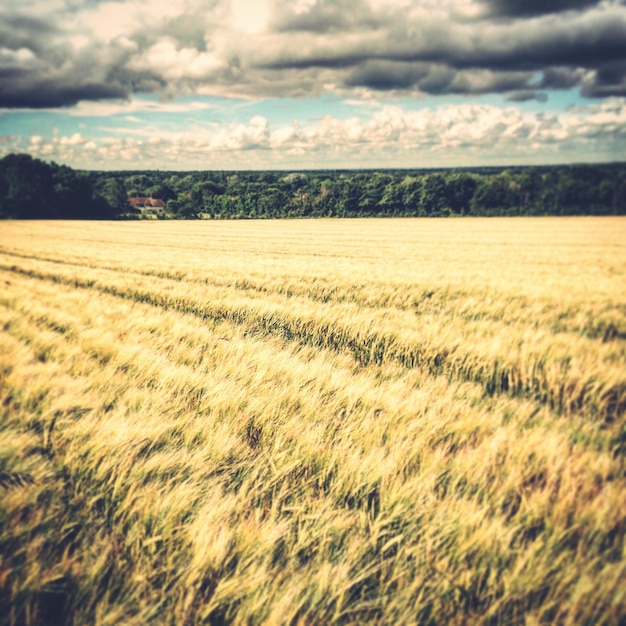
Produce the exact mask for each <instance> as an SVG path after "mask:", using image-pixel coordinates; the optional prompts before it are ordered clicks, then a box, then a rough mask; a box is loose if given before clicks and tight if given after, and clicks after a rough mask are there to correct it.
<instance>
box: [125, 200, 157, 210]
mask: <svg viewBox="0 0 626 626" xmlns="http://www.w3.org/2000/svg"><path fill="white" fill-rule="evenodd" d="M128 204H129V205H130V206H131V207H133V209H138V208H155V209H162V208H163V207H164V206H165V202H163V200H159V199H158V198H128Z"/></svg>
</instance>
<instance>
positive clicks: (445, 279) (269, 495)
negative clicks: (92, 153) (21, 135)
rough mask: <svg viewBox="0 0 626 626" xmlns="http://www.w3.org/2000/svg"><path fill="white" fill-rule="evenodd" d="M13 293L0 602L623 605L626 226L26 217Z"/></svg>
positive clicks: (254, 620) (200, 615)
mask: <svg viewBox="0 0 626 626" xmlns="http://www.w3.org/2000/svg"><path fill="white" fill-rule="evenodd" d="M0 285H1V286H2V289H1V292H0V293H1V296H0V305H1V306H0V318H1V319H0V324H1V325H2V326H1V328H2V332H1V333H0V407H1V408H0V415H1V420H0V623H2V624H16V625H17V624H28V625H31V624H75V625H80V624H100V625H114V624H130V625H134V624H136V625H142V624H172V625H174V624H177V625H178V624H201V623H205V624H294V625H295V624H299V625H304V624H307V625H308V624H420V625H421V624H426V625H430V624H432V625H438V624H489V625H496V624H528V625H534V624H623V623H625V620H626V549H625V543H624V537H625V534H626V421H625V417H624V413H625V410H626V219H624V218H571V219H566V218H537V219H530V218H509V219H459V220H453V219H450V220H445V219H442V220H438V219H431V220H427V219H426V220H419V219H397V220H345V221H344V220H317V221H316V220H310V221H295V220H294V221H239V222H210V221H205V222H132V223H128V222H126V223H122V222H120V223H114V222H110V223H105V222H4V223H2V224H0ZM2 607H4V609H2Z"/></svg>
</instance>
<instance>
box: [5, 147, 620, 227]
mask: <svg viewBox="0 0 626 626" xmlns="http://www.w3.org/2000/svg"><path fill="white" fill-rule="evenodd" d="M129 197H146V198H154V199H160V200H162V201H163V202H164V203H165V206H164V207H139V208H135V207H131V206H130V205H129V204H128V203H127V199H128V198H129ZM624 214H626V164H624V163H619V164H605V165H569V166H565V165H563V166H545V167H515V168H473V169H448V170H384V171H369V170H368V171H358V170H343V171H338V170H333V171H330V170H328V171H302V172H278V171H247V172H225V171H204V172H203V171H197V172H172V171H169V172H168V171H119V172H76V171H74V170H71V169H70V168H68V167H65V166H58V165H56V164H50V165H49V164H46V163H44V162H42V161H38V160H36V159H32V158H31V157H29V156H27V155H10V156H8V157H5V158H4V159H2V160H0V217H12V218H48V219H50V218H107V217H110V218H122V219H133V218H135V219H136V218H142V217H143V218H152V219H154V218H184V219H193V218H199V217H201V218H217V219H238V218H284V217H369V216H381V217H383V216H388V217H391V216H393V217H415V216H418V217H421V216H423V217H427V216H429V217H444V216H449V215H475V216H496V215H624Z"/></svg>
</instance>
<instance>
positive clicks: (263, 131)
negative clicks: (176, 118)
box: [0, 99, 626, 169]
mask: <svg viewBox="0 0 626 626" xmlns="http://www.w3.org/2000/svg"><path fill="white" fill-rule="evenodd" d="M115 130H117V131H118V132H117V133H115V132H113V130H111V131H110V132H111V133H113V134H110V135H109V136H107V137H105V138H97V137H90V136H88V135H87V136H83V135H82V134H80V133H74V134H72V135H59V134H57V135H54V136H53V137H52V138H51V139H45V138H41V137H39V136H33V137H29V138H28V139H25V140H23V141H22V142H21V143H19V141H18V140H17V139H13V140H12V141H11V142H9V141H5V142H3V143H1V144H0V156H1V155H3V154H7V153H9V152H14V151H15V150H16V147H19V150H20V151H25V152H30V153H31V154H33V155H34V156H40V157H42V156H43V157H45V158H49V159H53V160H57V161H61V162H67V163H68V164H70V165H73V166H74V167H92V168H105V169H106V168H110V169H118V168H124V167H133V168H144V167H145V168H160V169H163V168H171V169H212V168H214V169H231V168H232V169H242V168H243V169H248V168H250V169H263V168H271V167H279V168H280V167H287V168H306V167H320V166H321V167H331V166H332V167H429V166H436V165H478V164H485V165H487V164H495V163H499V164H502V163H511V164H515V163H533V162H534V163H537V162H543V163H561V162H569V161H594V160H595V161H598V160H600V161H606V160H611V159H613V158H618V157H620V156H622V158H623V145H624V140H625V139H626V100H625V99H612V100H611V101H607V102H604V103H599V104H596V105H592V106H587V107H578V108H573V109H572V110H570V111H567V112H564V113H551V114H548V113H524V112H522V111H521V110H520V109H519V108H517V107H515V106H510V107H507V108H504V109H503V108H499V107H496V106H490V105H475V104H469V103H468V104H462V105H443V106H439V107H434V108H423V109H420V110H406V109H404V108H402V107H400V106H391V105H389V106H383V107H380V108H379V109H378V110H375V111H372V112H371V114H370V115H368V116H366V117H349V118H347V119H339V118H337V117H334V116H325V117H323V118H322V119H320V120H318V121H314V122H309V123H306V124H305V123H302V122H298V121H293V122H291V123H287V124H279V125H272V124H270V123H269V121H268V120H267V119H266V118H265V117H263V116H254V117H252V118H251V119H250V120H249V121H248V122H247V123H232V124H215V123H213V124H208V125H205V126H203V127H197V128H194V129H193V130H181V131H180V132H167V131H164V130H161V129H159V128H156V127H138V128H136V129H135V134H134V135H133V136H132V137H130V136H128V133H127V129H115ZM120 135H124V136H120ZM594 146H601V147H602V149H600V150H598V148H597V147H596V148H594Z"/></svg>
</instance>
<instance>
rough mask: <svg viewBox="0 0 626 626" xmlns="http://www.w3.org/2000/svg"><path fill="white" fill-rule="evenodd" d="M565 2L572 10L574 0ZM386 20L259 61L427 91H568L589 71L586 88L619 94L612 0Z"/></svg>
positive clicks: (363, 83) (621, 46)
mask: <svg viewBox="0 0 626 626" xmlns="http://www.w3.org/2000/svg"><path fill="white" fill-rule="evenodd" d="M562 4H563V5H565V3H562ZM567 4H568V6H567V8H570V9H571V8H574V6H575V5H576V6H578V5H580V4H581V3H573V2H570V3H567ZM588 4H589V5H591V4H598V3H588ZM509 8H510V9H511V10H512V8H513V4H511V5H510V7H509ZM546 12H547V11H546ZM304 19H305V17H303V16H301V20H303V21H304ZM385 19H386V27H387V28H388V30H386V31H384V30H383V32H385V33H386V36H385V37H384V38H383V37H378V38H376V37H375V35H376V34H377V33H378V32H379V30H380V29H371V30H370V32H369V33H368V34H369V38H368V37H367V36H366V34H364V37H363V39H362V41H357V43H356V44H354V45H345V44H344V43H343V42H341V41H335V40H333V39H329V38H328V37H327V38H326V39H324V40H323V41H322V42H321V43H319V41H317V42H315V43H314V44H313V45H311V46H310V47H307V45H306V44H301V45H300V46H299V47H298V48H295V47H294V48H292V49H290V50H288V53H285V51H284V50H281V51H280V52H279V54H277V55H276V56H275V57H274V58H272V59H266V60H265V61H264V62H263V66H264V67H265V68H273V69H275V70H277V71H279V70H285V69H294V68H296V69H301V70H302V69H306V68H315V67H317V68H335V69H337V70H346V72H344V74H345V77H344V83H343V84H344V85H345V86H347V87H355V86H358V87H365V88H369V89H374V90H379V91H388V90H411V89H415V88H418V89H420V90H421V91H424V92H427V93H432V94H435V93H468V94H471V93H480V92H487V91H493V92H502V91H507V90H515V91H536V90H542V89H569V88H572V87H576V86H583V79H584V78H585V76H586V75H587V74H588V73H589V72H593V73H594V79H593V80H591V81H590V80H589V79H587V83H585V84H584V86H585V91H584V93H585V94H588V95H589V96H595V95H602V94H603V93H609V92H610V93H611V94H612V95H622V94H626V91H625V90H624V87H623V83H624V76H626V73H625V72H624V67H623V64H622V63H621V61H623V60H626V11H625V10H624V9H622V8H621V7H618V5H616V4H615V3H613V4H612V5H611V6H608V7H605V8H604V9H603V10H597V11H593V12H591V13H589V14H586V13H578V14H572V13H567V14H564V15H561V16H554V15H550V16H547V17H542V18H537V17H535V18H533V19H528V20H517V21H515V22H505V23H503V22H500V21H498V20H496V21H493V22H492V21H490V20H489V19H483V20H481V21H480V23H476V22H471V23H468V22H462V21H459V22H458V23H457V24H454V23H433V24H423V23H411V22H410V21H408V20H402V18H401V16H399V15H398V16H397V17H396V20H395V22H393V23H391V21H390V19H389V16H385ZM381 29H382V27H381ZM372 33H374V35H373V36H372ZM318 39H319V38H318ZM303 41H304V40H303ZM428 66H430V67H428ZM468 70H475V71H478V70H484V71H487V72H491V73H493V74H494V75H497V76H498V79H494V80H493V81H491V83H489V81H487V84H481V83H477V82H476V81H474V80H469V79H468V76H469V75H470V74H468ZM532 74H535V75H539V76H540V83H539V84H535V85H530V82H529V81H530V79H531V77H532V76H531V75H532Z"/></svg>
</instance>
